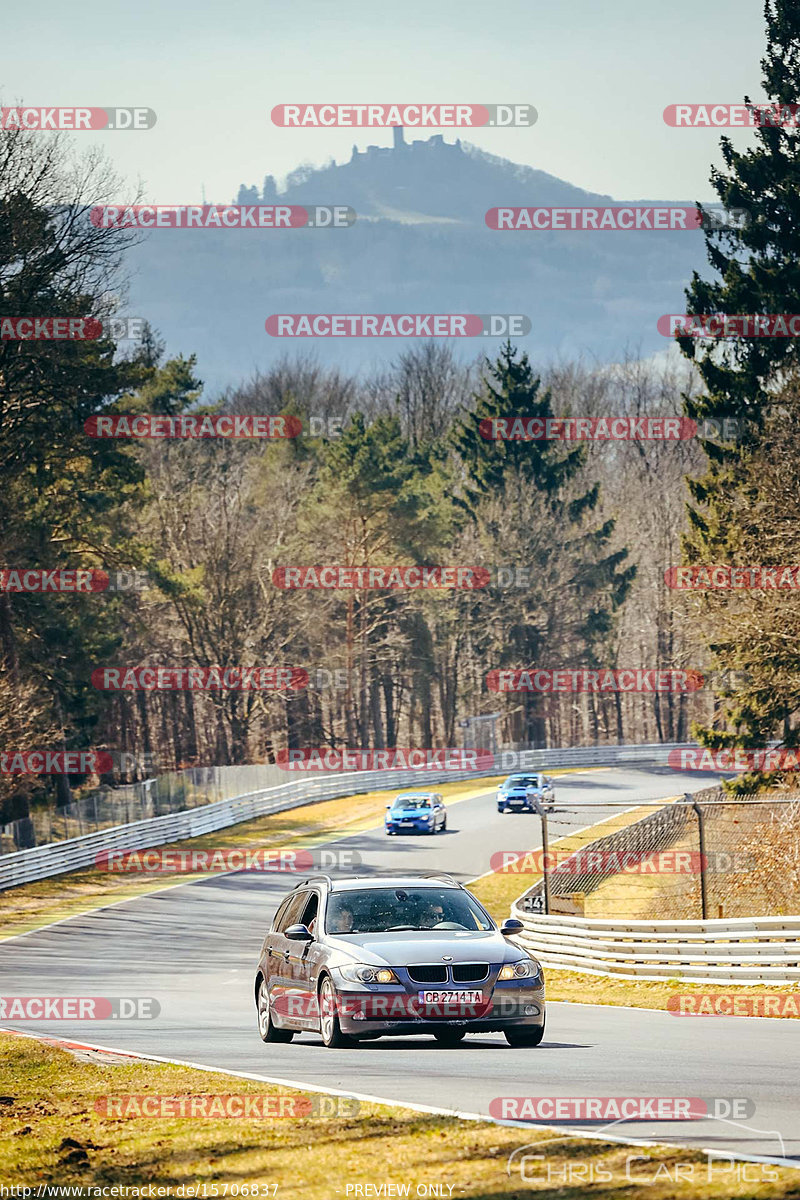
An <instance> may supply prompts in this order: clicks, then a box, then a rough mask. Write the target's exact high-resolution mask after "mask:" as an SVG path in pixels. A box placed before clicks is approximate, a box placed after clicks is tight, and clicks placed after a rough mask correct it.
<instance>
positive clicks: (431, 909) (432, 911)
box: [419, 901, 444, 929]
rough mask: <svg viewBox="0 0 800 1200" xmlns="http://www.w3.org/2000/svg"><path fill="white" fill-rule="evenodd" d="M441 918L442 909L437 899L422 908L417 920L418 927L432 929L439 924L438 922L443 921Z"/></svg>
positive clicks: (442, 917)
mask: <svg viewBox="0 0 800 1200" xmlns="http://www.w3.org/2000/svg"><path fill="white" fill-rule="evenodd" d="M443 920H444V909H443V908H442V906H441V904H439V903H438V901H437V902H436V903H433V904H429V905H427V907H426V908H425V909H424V910H423V913H422V915H421V917H420V920H419V923H420V928H421V929H434V928H435V926H437V925H438V924H439V922H440V921H443Z"/></svg>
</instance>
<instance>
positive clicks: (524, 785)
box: [497, 774, 556, 813]
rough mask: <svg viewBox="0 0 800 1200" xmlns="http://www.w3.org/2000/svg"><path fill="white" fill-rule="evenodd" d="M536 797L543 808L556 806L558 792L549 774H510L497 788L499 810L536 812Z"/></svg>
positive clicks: (503, 811) (501, 811)
mask: <svg viewBox="0 0 800 1200" xmlns="http://www.w3.org/2000/svg"><path fill="white" fill-rule="evenodd" d="M534 799H535V800H538V801H539V803H540V804H541V806H542V808H548V809H552V808H554V807H555V802H556V794H555V789H554V788H553V781H552V779H551V778H550V776H549V775H542V774H525V775H509V777H508V779H505V780H504V781H503V782H502V783H501V784H500V786H499V787H498V789H497V811H498V812H499V813H505V812H535V811H536V810H535V809H534V806H533V800H534Z"/></svg>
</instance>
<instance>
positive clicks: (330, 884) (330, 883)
mask: <svg viewBox="0 0 800 1200" xmlns="http://www.w3.org/2000/svg"><path fill="white" fill-rule="evenodd" d="M315 879H324V880H325V882H326V884H327V885H328V888H329V889H330V888H332V887H333V880H332V879H331V877H330V875H326V874H325V873H324V872H323V871H319V872H317V874H316V875H307V876H306V877H305V879H300V880H299V881H298V882H297V883H296V884H295V885H294V887H293V888H292V891H297V889H298V888H299V887H305V885H306V884H307V883H313V881H314V880H315Z"/></svg>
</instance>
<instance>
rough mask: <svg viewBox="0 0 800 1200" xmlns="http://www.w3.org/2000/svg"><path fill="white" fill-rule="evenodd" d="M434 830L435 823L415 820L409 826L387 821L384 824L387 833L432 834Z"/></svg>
mask: <svg viewBox="0 0 800 1200" xmlns="http://www.w3.org/2000/svg"><path fill="white" fill-rule="evenodd" d="M433 828H434V824H433V821H417V820H413V821H412V822H411V823H410V824H409V825H402V824H401V823H400V822H399V821H386V822H385V823H384V829H385V830H386V832H387V833H430V831H431V830H432V829H433Z"/></svg>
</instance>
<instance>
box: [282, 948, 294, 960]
mask: <svg viewBox="0 0 800 1200" xmlns="http://www.w3.org/2000/svg"><path fill="white" fill-rule="evenodd" d="M291 953H292V952H291V950H284V952H283V961H284V962H288V961H289V958H290V957H291Z"/></svg>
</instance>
